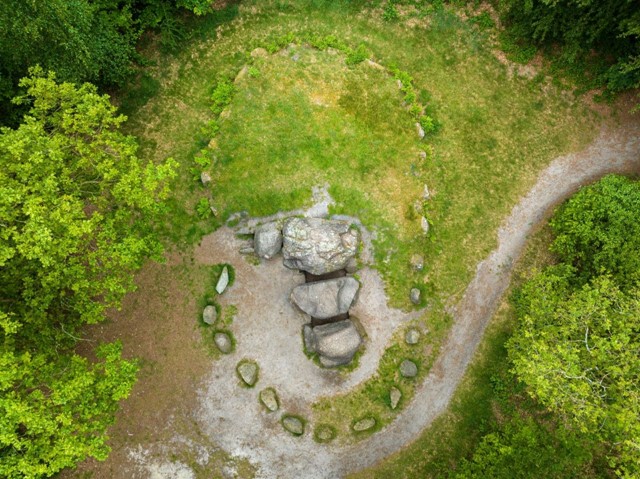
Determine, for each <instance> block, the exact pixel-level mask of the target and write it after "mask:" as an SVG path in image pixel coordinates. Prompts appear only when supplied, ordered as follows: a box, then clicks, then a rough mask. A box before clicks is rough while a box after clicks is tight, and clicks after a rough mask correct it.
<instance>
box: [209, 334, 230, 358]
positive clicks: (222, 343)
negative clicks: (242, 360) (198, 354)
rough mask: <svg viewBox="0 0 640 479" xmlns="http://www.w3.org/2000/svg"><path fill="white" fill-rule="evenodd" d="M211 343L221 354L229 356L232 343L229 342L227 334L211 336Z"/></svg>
mask: <svg viewBox="0 0 640 479" xmlns="http://www.w3.org/2000/svg"><path fill="white" fill-rule="evenodd" d="M213 342H214V343H215V344H216V346H217V348H218V349H219V350H220V352H221V353H223V354H229V353H230V352H231V350H232V349H233V343H232V342H231V338H230V337H229V335H228V334H227V333H222V332H220V333H216V334H215V335H214V336H213Z"/></svg>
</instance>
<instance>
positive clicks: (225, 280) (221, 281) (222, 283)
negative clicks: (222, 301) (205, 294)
mask: <svg viewBox="0 0 640 479" xmlns="http://www.w3.org/2000/svg"><path fill="white" fill-rule="evenodd" d="M227 286H229V270H228V269H227V267H226V266H225V267H224V268H223V269H222V273H220V278H218V283H217V284H216V292H217V293H218V294H222V293H224V290H225V289H227Z"/></svg>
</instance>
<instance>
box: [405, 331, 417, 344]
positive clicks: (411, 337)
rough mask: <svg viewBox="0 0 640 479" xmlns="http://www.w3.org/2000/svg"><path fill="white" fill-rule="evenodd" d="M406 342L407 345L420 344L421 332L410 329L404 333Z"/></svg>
mask: <svg viewBox="0 0 640 479" xmlns="http://www.w3.org/2000/svg"><path fill="white" fill-rule="evenodd" d="M404 341H405V342H406V343H407V344H418V341H420V331H418V330H417V329H415V328H410V329H408V330H407V332H406V333H404Z"/></svg>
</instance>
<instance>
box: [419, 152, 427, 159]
mask: <svg viewBox="0 0 640 479" xmlns="http://www.w3.org/2000/svg"><path fill="white" fill-rule="evenodd" d="M418 157H419V158H420V159H421V160H426V159H427V152H426V151H421V152H420V153H418Z"/></svg>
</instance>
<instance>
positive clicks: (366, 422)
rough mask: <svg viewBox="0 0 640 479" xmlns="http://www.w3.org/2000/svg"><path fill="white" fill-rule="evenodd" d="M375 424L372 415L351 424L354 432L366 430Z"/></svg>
mask: <svg viewBox="0 0 640 479" xmlns="http://www.w3.org/2000/svg"><path fill="white" fill-rule="evenodd" d="M375 425H376V420H375V419H374V418H372V417H365V418H364V419H360V420H359V421H358V422H356V423H355V424H354V425H353V430H354V431H356V432H362V431H367V430H369V429H371V428H373V427H374V426H375Z"/></svg>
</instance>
